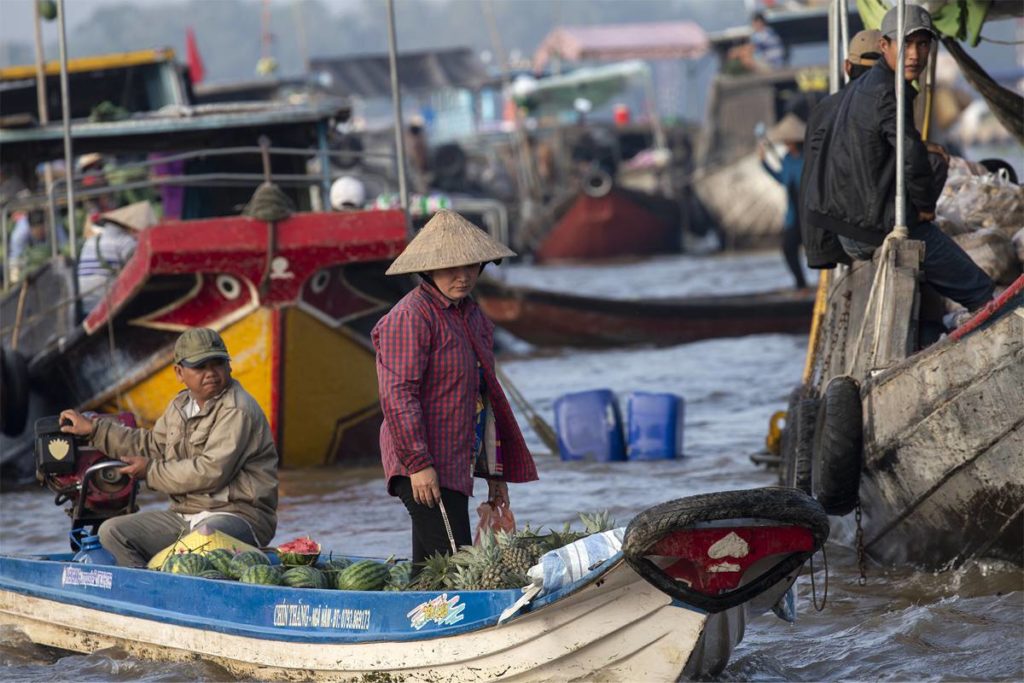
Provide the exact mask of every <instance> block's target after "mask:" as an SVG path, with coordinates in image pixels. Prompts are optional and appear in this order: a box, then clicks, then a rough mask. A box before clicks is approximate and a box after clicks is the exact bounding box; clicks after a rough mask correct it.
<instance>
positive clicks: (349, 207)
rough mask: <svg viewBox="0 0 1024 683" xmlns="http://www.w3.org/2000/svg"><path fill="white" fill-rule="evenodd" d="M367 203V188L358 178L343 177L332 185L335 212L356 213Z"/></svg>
mask: <svg viewBox="0 0 1024 683" xmlns="http://www.w3.org/2000/svg"><path fill="white" fill-rule="evenodd" d="M365 203H366V187H365V186H364V185H363V183H362V181H360V180H359V179H358V178H353V177H352V176H350V175H345V176H341V177H340V178H338V179H337V180H335V181H334V183H333V184H331V208H333V209H334V210H335V211H356V210H358V209H361V208H363V204H365Z"/></svg>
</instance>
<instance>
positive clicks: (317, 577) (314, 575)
mask: <svg viewBox="0 0 1024 683" xmlns="http://www.w3.org/2000/svg"><path fill="white" fill-rule="evenodd" d="M281 583H282V584H284V585H285V586H291V587H292V588H327V577H326V576H325V575H324V573H323V572H322V571H320V570H319V569H314V568H313V567H310V566H308V565H300V566H298V567H292V568H291V569H289V570H288V571H286V572H285V573H283V574H282V575H281Z"/></svg>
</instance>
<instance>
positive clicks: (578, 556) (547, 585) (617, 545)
mask: <svg viewBox="0 0 1024 683" xmlns="http://www.w3.org/2000/svg"><path fill="white" fill-rule="evenodd" d="M625 535H626V527H619V528H618V529H612V530H610V531H602V532H601V533H598V534H591V535H590V536H587V537H585V538H581V539H580V540H578V541H575V542H573V543H570V544H569V545H566V546H563V547H561V548H558V549H557V550H552V551H550V552H547V553H545V554H544V555H543V556H542V557H541V558H540V561H539V562H538V563H537V564H535V565H534V566H533V567H531V568H530V571H529V572H527V576H529V577H530V579H531V580H532V581H533V582H534V583H539V584H541V585H542V587H543V591H542V592H543V593H545V594H547V593H552V592H554V591H556V590H558V589H560V588H565V587H566V586H568V585H570V584H572V583H574V582H576V581H579V580H580V579H581V578H583V577H584V576H586V575H587V574H588V573H589V572H591V571H592V570H594V569H595V568H597V567H598V566H600V565H601V564H603V563H604V562H606V561H607V560H608V559H609V558H611V557H614V556H615V555H616V554H617V553H618V552H619V551H620V550H622V539H623V537H624V536H625Z"/></svg>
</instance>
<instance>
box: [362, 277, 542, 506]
mask: <svg viewBox="0 0 1024 683" xmlns="http://www.w3.org/2000/svg"><path fill="white" fill-rule="evenodd" d="M371 336H372V339H373V346H374V348H376V349H377V383H378V385H379V390H380V405H381V409H382V410H383V412H384V423H383V424H382V425H381V428H380V450H381V461H382V462H383V464H384V474H385V476H386V477H387V480H388V491H389V492H391V479H392V478H393V477H396V476H405V477H407V476H409V475H410V474H412V473H414V472H419V471H420V470H422V469H426V468H427V467H431V466H433V467H434V469H435V470H437V476H438V480H439V481H440V484H441V486H442V487H443V488H446V489H451V490H453V491H459V492H460V493H464V494H466V495H467V496H471V495H473V471H472V470H473V455H474V454H473V444H474V439H475V420H476V412H475V411H476V399H477V395H478V394H479V392H480V380H479V377H480V372H479V369H478V365H477V361H478V360H479V361H480V363H481V365H482V367H483V375H484V381H485V382H486V383H487V393H488V397H489V398H490V400H491V407H492V409H493V410H494V419H495V424H496V426H497V429H498V433H499V434H500V435H501V448H502V464H503V467H504V470H503V474H502V476H501V479H502V480H504V481H510V482H524V481H533V480H534V479H536V478H537V468H536V467H535V466H534V464H533V457H532V456H531V455H530V451H529V450H528V449H527V447H526V442H525V441H524V440H523V435H522V432H520V431H519V425H518V424H517V423H516V420H515V416H514V415H513V414H512V409H511V408H510V407H509V405H508V400H507V399H506V398H505V394H504V392H503V391H502V389H501V385H500V384H498V380H497V377H495V374H494V351H493V344H494V325H493V323H491V321H489V320H488V319H487V318H486V317H484V314H483V313H482V312H481V311H480V307H479V306H477V305H476V302H475V301H473V300H472V299H470V298H466V299H463V300H462V301H461V302H460V303H459V304H458V305H456V304H454V303H452V302H451V301H449V300H448V299H447V298H446V297H444V296H443V295H442V294H441V293H440V292H438V291H437V290H436V289H434V288H433V287H431V286H430V285H428V284H421V285H420V286H419V287H417V288H416V289H414V290H413V291H411V292H409V293H408V294H406V295H405V296H404V297H403V298H402V300H401V301H399V302H398V303H397V304H395V307H394V308H392V309H391V311H390V312H388V314H387V315H385V316H384V317H383V318H381V319H380V322H378V323H377V325H376V326H375V327H374V328H373V333H372V335H371ZM392 494H393V492H392Z"/></svg>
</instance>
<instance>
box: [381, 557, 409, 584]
mask: <svg viewBox="0 0 1024 683" xmlns="http://www.w3.org/2000/svg"><path fill="white" fill-rule="evenodd" d="M388 574H389V576H388V585H387V586H386V587H385V588H384V590H388V591H404V590H405V589H406V588H408V587H409V584H410V583H412V562H399V563H398V564H396V565H395V566H394V567H392V568H391V569H390V570H388Z"/></svg>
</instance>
